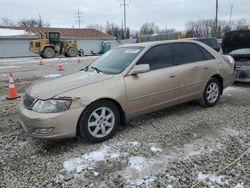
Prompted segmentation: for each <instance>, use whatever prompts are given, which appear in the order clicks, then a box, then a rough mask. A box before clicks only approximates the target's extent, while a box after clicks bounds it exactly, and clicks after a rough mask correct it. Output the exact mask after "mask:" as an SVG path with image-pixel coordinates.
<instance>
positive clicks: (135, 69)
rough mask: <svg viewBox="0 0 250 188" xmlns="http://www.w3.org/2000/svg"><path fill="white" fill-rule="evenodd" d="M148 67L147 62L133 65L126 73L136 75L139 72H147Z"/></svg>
mask: <svg viewBox="0 0 250 188" xmlns="http://www.w3.org/2000/svg"><path fill="white" fill-rule="evenodd" d="M149 71H150V67H149V64H142V65H135V66H134V67H133V68H132V70H131V71H130V72H129V73H128V75H137V74H140V73H145V72H149Z"/></svg>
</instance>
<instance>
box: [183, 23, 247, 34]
mask: <svg viewBox="0 0 250 188" xmlns="http://www.w3.org/2000/svg"><path fill="white" fill-rule="evenodd" d="M245 29H249V24H248V22H247V21H246V20H245V19H243V20H238V21H232V22H231V24H230V25H228V22H227V21H224V20H220V21H218V23H217V29H216V23H215V20H213V19H210V20H198V21H190V22H188V23H187V24H186V31H187V33H188V35H189V36H190V37H206V36H213V37H217V38H221V37H223V36H224V34H225V33H227V32H229V31H231V30H245Z"/></svg>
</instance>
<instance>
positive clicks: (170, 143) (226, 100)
mask: <svg viewBox="0 0 250 188" xmlns="http://www.w3.org/2000/svg"><path fill="white" fill-rule="evenodd" d="M92 60H93V57H87V58H82V59H81V61H82V63H81V64H76V62H74V61H75V59H70V60H67V59H62V61H63V64H64V68H65V71H64V72H62V73H61V72H60V73H58V72H57V71H56V63H55V62H56V60H49V61H48V62H45V65H43V66H39V65H37V61H38V59H28V60H27V59H24V60H20V62H19V61H17V62H14V61H13V62H11V60H5V61H3V62H1V60H0V77H1V83H0V94H1V95H0V96H2V97H1V98H0V187H11V188H12V187H41V188H42V187H43V188H46V187H47V188H50V187H57V188H59V187H167V188H171V187H191V186H192V185H194V184H195V183H197V182H198V181H201V184H200V186H198V187H235V188H241V187H250V168H249V166H250V153H249V152H248V153H247V154H246V155H244V156H243V157H242V158H241V159H240V160H239V161H238V162H237V163H236V164H234V165H232V166H230V167H229V168H227V169H226V170H224V171H222V172H221V173H219V174H216V175H215V176H211V177H210V178H209V179H208V180H206V181H202V180H203V179H204V178H205V177H206V176H207V175H208V174H211V173H214V172H217V171H218V170H220V169H222V168H223V167H225V166H227V165H228V164H230V163H231V162H233V161H234V160H235V159H236V158H238V157H239V156H240V155H241V154H242V153H243V152H245V151H246V150H247V149H248V148H249V147H250V142H249V139H250V137H249V135H250V127H249V122H250V111H249V107H250V85H249V84H235V85H234V86H231V87H229V88H227V89H226V90H225V92H224V94H223V96H222V98H221V100H220V101H219V103H218V104H217V105H216V106H215V107H213V108H204V107H201V106H199V105H198V104H197V103H195V102H189V103H185V104H182V105H178V106H175V107H171V108H167V109H164V110H161V111H157V112H154V113H150V114H147V115H143V116H140V117H137V118H134V119H132V120H130V122H129V124H128V125H127V126H126V127H124V128H121V130H120V131H119V132H117V134H116V135H115V136H114V138H112V139H110V140H108V141H106V142H104V143H100V144H89V143H85V142H83V141H82V140H79V139H77V138H72V139H65V140H56V141H44V140H39V139H34V138H31V137H29V136H28V135H27V134H26V133H25V132H24V131H23V130H22V128H21V123H20V119H19V117H18V115H17V113H16V110H17V106H18V103H19V100H14V101H7V100H5V98H4V97H3V96H4V95H6V94H5V93H6V91H7V87H6V84H7V78H6V76H3V75H4V74H5V75H6V73H7V72H8V71H10V69H13V70H11V71H13V72H14V75H15V80H17V81H16V86H17V90H18V92H20V93H23V92H24V91H25V89H26V88H27V87H28V86H29V85H30V84H32V83H34V82H36V81H40V80H44V79H52V77H53V75H55V74H62V75H65V74H69V73H72V72H76V71H78V70H79V69H80V68H81V67H82V66H84V65H85V64H88V63H89V62H90V61H92ZM29 61H30V62H29ZM23 62H27V63H23ZM1 66H2V67H5V68H1ZM8 66H12V67H8ZM13 66H21V67H13ZM46 75H52V76H49V77H47V78H45V76H46ZM2 78H3V79H2ZM2 80H3V82H2Z"/></svg>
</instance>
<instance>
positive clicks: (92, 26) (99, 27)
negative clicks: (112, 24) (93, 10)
mask: <svg viewBox="0 0 250 188" xmlns="http://www.w3.org/2000/svg"><path fill="white" fill-rule="evenodd" d="M86 27H87V28H89V29H96V30H98V31H101V32H104V31H105V29H104V27H103V26H102V25H98V24H93V25H92V24H91V25H87V26H86Z"/></svg>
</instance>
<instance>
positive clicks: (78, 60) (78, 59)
mask: <svg viewBox="0 0 250 188" xmlns="http://www.w3.org/2000/svg"><path fill="white" fill-rule="evenodd" d="M80 63H81V60H80V57H79V55H77V64H80Z"/></svg>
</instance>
